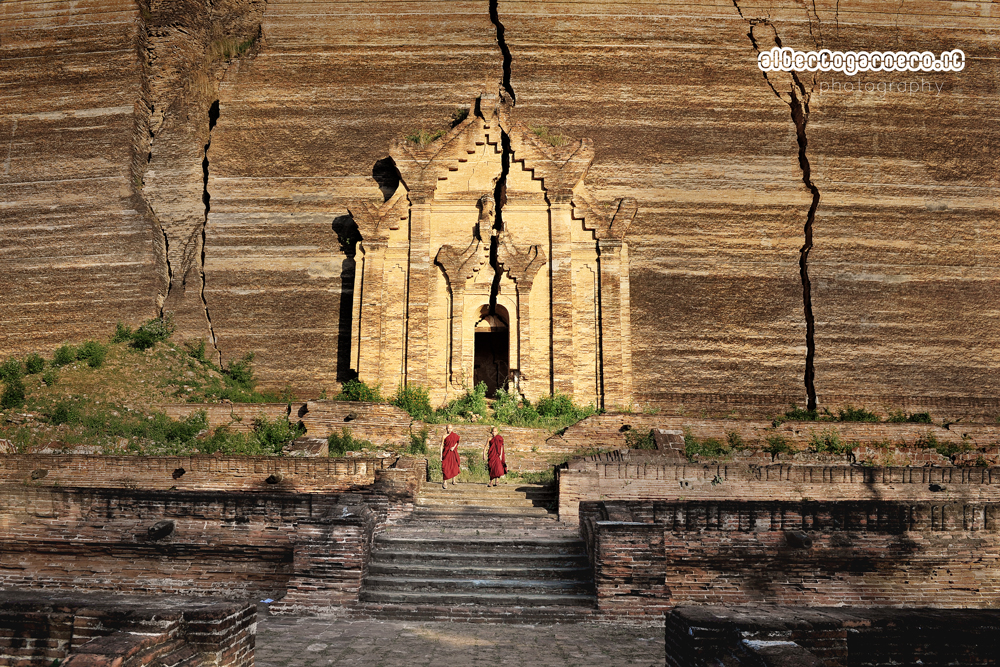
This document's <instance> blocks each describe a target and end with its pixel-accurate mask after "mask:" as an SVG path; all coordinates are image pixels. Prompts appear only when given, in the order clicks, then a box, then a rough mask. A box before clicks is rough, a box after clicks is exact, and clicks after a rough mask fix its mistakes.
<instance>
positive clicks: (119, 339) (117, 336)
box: [111, 322, 132, 343]
mask: <svg viewBox="0 0 1000 667" xmlns="http://www.w3.org/2000/svg"><path fill="white" fill-rule="evenodd" d="M131 340H132V327H130V326H128V325H126V324H125V323H123V322H119V323H118V324H116V325H115V332H114V333H113V334H111V342H112V343H127V342H129V341H131Z"/></svg>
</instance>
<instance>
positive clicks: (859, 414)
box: [837, 405, 882, 422]
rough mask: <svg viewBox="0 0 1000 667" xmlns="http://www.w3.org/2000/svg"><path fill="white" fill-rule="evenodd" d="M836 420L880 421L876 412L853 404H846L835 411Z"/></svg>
mask: <svg viewBox="0 0 1000 667" xmlns="http://www.w3.org/2000/svg"><path fill="white" fill-rule="evenodd" d="M837 421H841V422H879V421H882V420H881V419H880V418H879V416H878V415H877V414H875V413H874V412H869V411H868V410H865V409H864V408H856V407H854V406H853V405H846V406H844V407H843V408H842V409H840V410H838V411H837Z"/></svg>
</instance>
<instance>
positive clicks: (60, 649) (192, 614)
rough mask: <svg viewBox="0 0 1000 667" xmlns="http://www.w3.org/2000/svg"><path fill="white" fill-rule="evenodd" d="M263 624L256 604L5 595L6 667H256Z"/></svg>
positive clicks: (0, 610) (1, 656)
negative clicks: (195, 665) (195, 661)
mask: <svg viewBox="0 0 1000 667" xmlns="http://www.w3.org/2000/svg"><path fill="white" fill-rule="evenodd" d="M256 621H257V608H256V606H255V605H254V604H248V603H235V602H234V603H218V602H206V601H202V600H193V599H188V598H167V599H163V598H160V599H157V600H150V599H149V598H130V597H121V596H110V595H99V596H83V595H71V596H67V595H60V594H54V595H53V594H47V595H45V596H44V597H41V596H39V595H38V594H37V593H29V592H13V591H0V666H2V667H14V666H18V667H28V666H32V667H33V666H35V665H37V666H38V667H50V666H51V665H52V664H54V663H55V661H59V662H60V664H62V665H64V666H67V667H95V666H98V665H109V666H111V665H113V666H115V667H140V666H143V665H147V664H150V663H154V664H176V663H178V662H180V661H181V660H185V659H188V660H190V659H192V658H200V660H201V662H200V663H199V664H204V665H215V666H217V667H253V664H254V637H255V634H256Z"/></svg>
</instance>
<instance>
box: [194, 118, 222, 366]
mask: <svg viewBox="0 0 1000 667" xmlns="http://www.w3.org/2000/svg"><path fill="white" fill-rule="evenodd" d="M217 122H219V100H215V101H214V102H212V106H210V107H209V108H208V143H206V144H205V157H204V158H203V159H202V162H201V169H202V172H203V174H204V191H203V193H202V196H201V201H202V202H203V203H204V204H205V220H204V222H203V223H202V225H201V266H200V267H199V268H200V270H199V277H200V278H201V303H202V306H203V307H204V308H205V321H206V322H208V333H209V335H210V336H211V338H212V347H214V348H215V352H216V354H217V355H219V366H220V367H221V366H222V350H220V349H219V341H218V339H217V338H216V337H215V328H214V327H213V326H212V315H211V313H210V312H209V310H208V300H207V299H206V298H205V245H206V235H207V231H208V214H209V212H210V211H211V210H212V195H211V194H210V193H209V191H208V166H209V162H208V149H209V148H211V146H212V130H214V129H215V124H216V123H217Z"/></svg>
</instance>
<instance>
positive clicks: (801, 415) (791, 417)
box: [784, 403, 819, 422]
mask: <svg viewBox="0 0 1000 667" xmlns="http://www.w3.org/2000/svg"><path fill="white" fill-rule="evenodd" d="M784 417H785V421H799V422H814V421H816V420H817V419H818V418H819V414H818V413H817V412H816V411H815V410H806V409H805V408H800V407H799V406H797V405H795V404H794V403H792V405H791V407H790V408H789V409H788V411H787V412H785V414H784Z"/></svg>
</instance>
